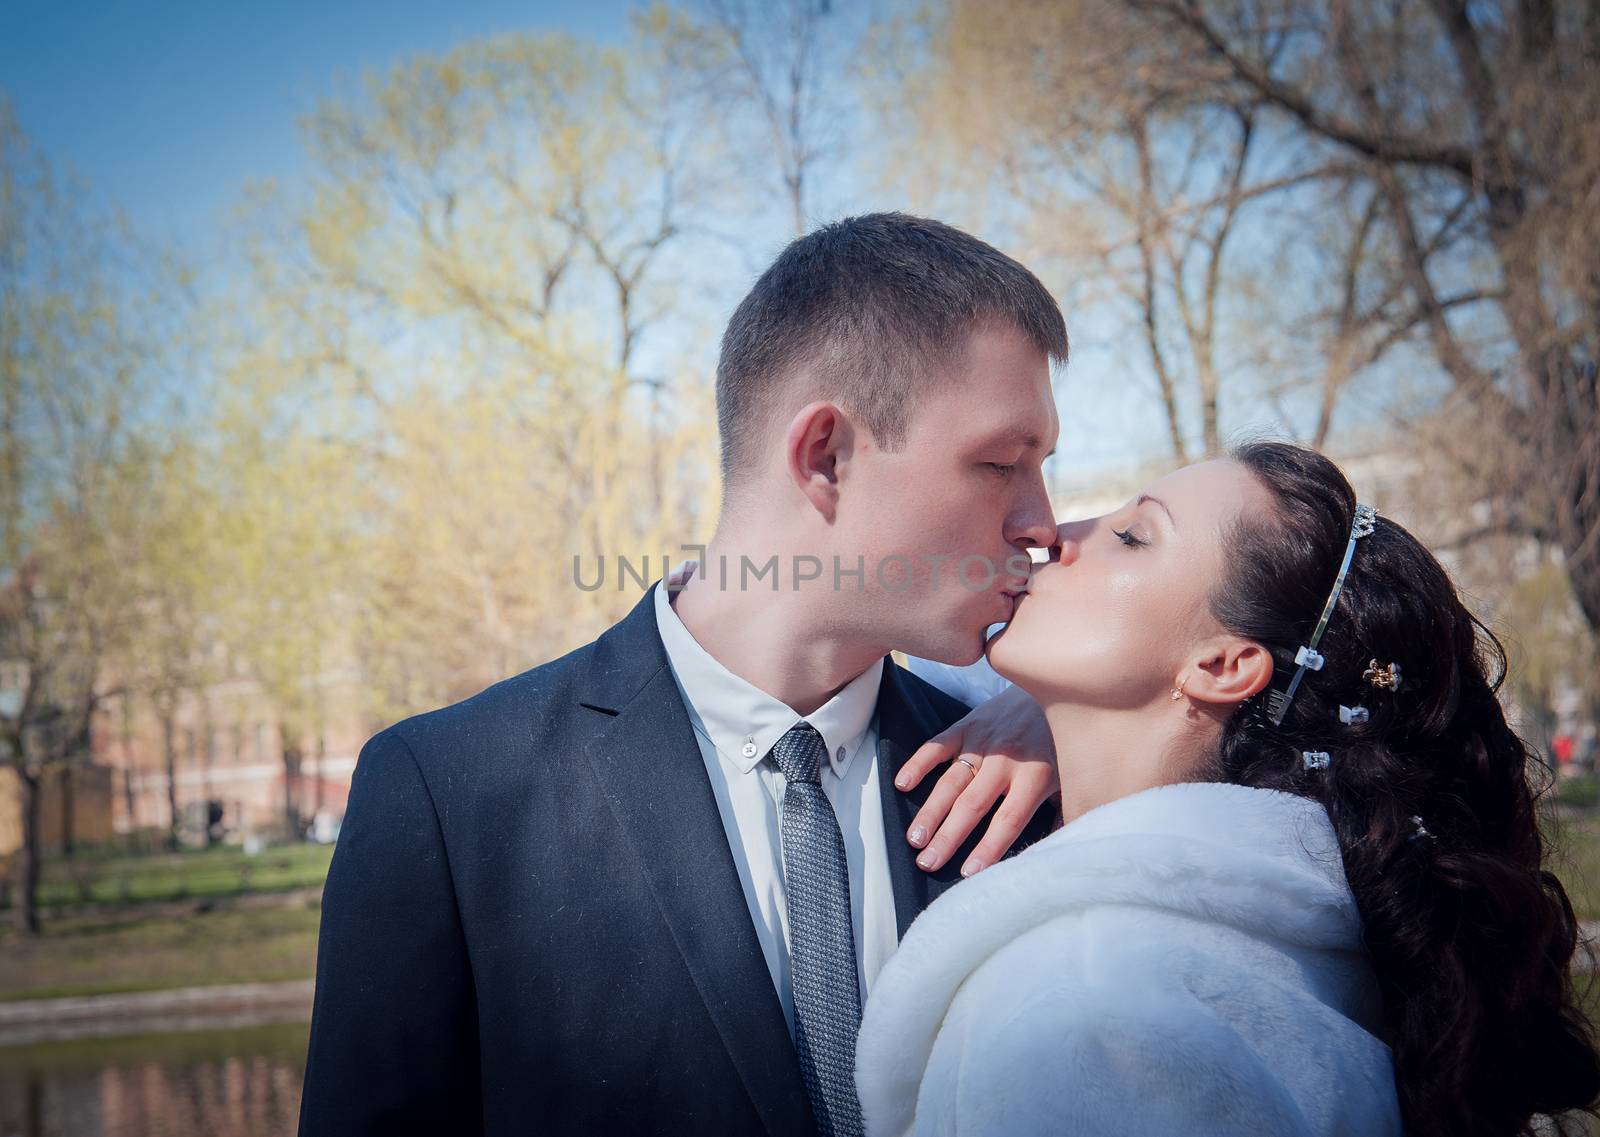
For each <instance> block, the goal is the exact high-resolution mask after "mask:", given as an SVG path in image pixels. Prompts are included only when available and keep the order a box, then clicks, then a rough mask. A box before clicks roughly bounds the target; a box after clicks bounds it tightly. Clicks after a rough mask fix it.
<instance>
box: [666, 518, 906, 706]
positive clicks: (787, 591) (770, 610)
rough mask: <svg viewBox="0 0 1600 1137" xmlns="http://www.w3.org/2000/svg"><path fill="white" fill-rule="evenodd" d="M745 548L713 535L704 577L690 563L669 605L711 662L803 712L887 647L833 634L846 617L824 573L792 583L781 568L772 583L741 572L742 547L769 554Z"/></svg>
mask: <svg viewBox="0 0 1600 1137" xmlns="http://www.w3.org/2000/svg"><path fill="white" fill-rule="evenodd" d="M749 548H750V546H748V545H746V546H743V547H739V546H736V545H735V544H734V543H732V542H722V541H714V542H713V543H712V544H711V545H710V546H708V547H707V549H706V553H705V559H704V562H703V566H704V569H705V573H706V578H705V579H702V578H701V576H700V572H699V570H696V571H695V574H694V576H692V577H691V578H690V580H689V582H688V584H687V585H686V586H685V587H684V588H683V590H682V591H680V592H679V593H677V595H676V596H675V597H673V598H672V608H673V611H675V612H676V613H677V614H678V619H680V620H682V621H683V626H684V627H685V628H687V629H688V630H689V634H690V635H692V636H693V637H694V638H695V641H696V642H697V643H699V645H700V646H701V647H703V648H705V649H706V651H707V652H708V653H709V654H710V655H711V656H712V658H714V659H715V660H716V661H717V662H718V663H720V664H722V666H724V667H726V668H727V669H728V670H729V671H731V672H732V673H733V674H735V675H737V676H739V678H741V679H743V680H744V681H745V682H747V683H750V684H751V685H753V686H755V687H758V688H760V689H761V690H763V691H765V692H766V693H767V694H769V695H771V696H772V697H773V698H775V699H778V700H780V701H781V702H783V703H785V704H786V705H788V706H790V707H793V708H794V709H795V710H796V711H797V712H799V713H800V714H802V715H806V714H810V713H811V712H812V711H814V710H816V709H817V708H818V707H820V706H822V705H823V704H824V703H826V702H827V701H828V700H829V699H831V698H833V696H834V695H836V694H837V693H838V692H839V690H840V689H841V688H842V687H844V686H845V685H846V684H847V683H849V682H850V681H851V680H852V679H854V678H855V677H856V676H858V675H860V674H861V673H862V672H863V671H865V670H866V669H867V668H869V667H871V666H872V664H873V663H874V662H876V661H877V660H879V659H881V658H882V657H883V656H885V655H887V654H888V648H879V647H877V646H875V645H871V644H863V643H860V642H856V641H847V640H846V639H845V638H844V637H842V636H841V635H840V632H841V630H843V629H846V628H848V626H849V621H848V620H844V619H841V614H840V613H839V611H838V600H839V599H840V597H839V596H838V594H837V593H836V592H833V591H831V590H830V589H829V586H828V581H829V578H828V577H827V575H826V574H824V576H823V577H822V578H821V579H819V580H815V581H810V582H808V583H807V584H805V585H802V586H801V588H800V589H799V591H796V590H795V589H794V586H793V583H792V579H791V578H790V577H789V576H788V575H780V577H779V580H778V588H777V590H776V591H774V590H773V588H772V584H771V578H770V576H769V577H768V578H767V579H764V580H756V579H755V578H754V577H753V576H751V577H750V578H749V579H748V580H746V579H745V574H743V573H742V572H741V571H740V568H741V564H742V562H741V559H740V558H741V554H743V555H745V556H748V557H749V560H750V562H751V563H752V564H754V565H757V566H759V565H762V564H764V563H765V562H766V561H767V560H768V559H769V558H770V557H771V556H772V555H773V550H772V549H767V550H765V551H764V553H763V554H762V555H760V556H756V555H754V554H752V553H750V552H749ZM724 557H725V558H726V562H724V561H723V559H722V558H724ZM723 563H726V564H727V566H728V567H727V573H726V579H725V581H724V577H723V574H722V572H721V566H722V564H723ZM792 563H793V557H792V555H791V554H789V553H787V552H785V553H781V554H780V555H779V566H780V573H783V574H787V572H788V569H789V566H790V565H791V564H792Z"/></svg>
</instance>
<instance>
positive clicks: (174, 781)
mask: <svg viewBox="0 0 1600 1137" xmlns="http://www.w3.org/2000/svg"><path fill="white" fill-rule="evenodd" d="M160 715H161V756H162V760H163V761H164V762H165V763H166V767H167V847H168V848H171V849H176V848H177V847H178V822H179V817H178V742H177V731H178V728H177V723H176V721H175V719H174V715H173V712H172V709H171V708H170V707H163V708H161V710H160Z"/></svg>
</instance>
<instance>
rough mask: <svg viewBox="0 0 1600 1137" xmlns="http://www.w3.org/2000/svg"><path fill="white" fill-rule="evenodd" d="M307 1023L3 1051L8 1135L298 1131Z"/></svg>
mask: <svg viewBox="0 0 1600 1137" xmlns="http://www.w3.org/2000/svg"><path fill="white" fill-rule="evenodd" d="M309 1029H310V1028H309V1027H308V1026H307V1024H304V1023H297V1024H290V1025H287V1026H265V1027H252V1028H249V1029H244V1030H228V1031H193V1032H187V1033H183V1034H166V1035H146V1036H143V1037H135V1038H115V1039H103V1040H95V1041H92V1042H69V1043H49V1044H46V1045H41V1046H24V1047H3V1048H0V1137H293V1134H294V1132H295V1126H296V1122H297V1120H298V1117H299V1112H300V1082H301V1079H302V1077H303V1076H304V1074H305V1054H306V1040H307V1038H308V1035H309Z"/></svg>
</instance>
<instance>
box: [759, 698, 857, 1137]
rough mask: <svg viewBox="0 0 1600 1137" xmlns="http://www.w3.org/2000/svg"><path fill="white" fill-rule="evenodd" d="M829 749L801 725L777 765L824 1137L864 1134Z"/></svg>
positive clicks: (800, 978) (803, 1004)
mask: <svg viewBox="0 0 1600 1137" xmlns="http://www.w3.org/2000/svg"><path fill="white" fill-rule="evenodd" d="M826 749H827V747H826V744H825V743H824V742H823V741H822V735H820V734H818V733H817V728H816V727H814V726H812V725H811V724H810V723H808V722H802V723H797V724H795V725H794V726H793V727H791V728H789V730H788V732H787V733H786V734H784V736H783V737H782V738H780V739H778V742H777V745H775V746H773V748H772V760H773V761H774V762H775V763H776V764H777V767H778V769H779V770H780V771H782V773H783V779H784V782H785V786H784V791H783V823H782V828H781V830H780V836H781V839H782V843H783V891H784V898H785V901H786V903H787V905H788V908H789V963H790V972H791V974H792V976H793V981H794V1045H795V1049H796V1050H798V1051H799V1053H800V1073H801V1075H802V1077H804V1079H805V1083H806V1096H807V1097H808V1098H810V1099H811V1111H812V1112H813V1113H815V1114H816V1115H817V1128H818V1130H819V1131H820V1132H821V1133H822V1134H823V1135H824V1137H859V1134H860V1133H861V1103H860V1102H859V1101H858V1100H857V1099H856V1078H855V1065H856V1031H857V1030H858V1029H859V1028H860V1026H861V993H860V991H859V990H858V989H857V987H856V941H855V932H854V928H853V925H852V924H851V921H850V876H849V873H848V871H847V870H846V868H845V861H844V838H843V837H842V836H840V834H839V819H838V818H837V817H836V816H835V815H834V812H833V805H832V804H831V803H830V802H829V801H828V799H827V797H826V796H824V795H823V792H822V781H821V778H820V772H821V768H822V759H823V756H824V753H825V751H826Z"/></svg>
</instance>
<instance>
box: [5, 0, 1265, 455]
mask: <svg viewBox="0 0 1600 1137" xmlns="http://www.w3.org/2000/svg"><path fill="white" fill-rule="evenodd" d="M635 6H637V0H587V2H585V3H581V4H573V3H565V4H563V3H556V2H551V0H458V2H456V3H451V4H445V3H440V2H435V3H422V2H420V0H385V2H378V0H329V2H324V3H319V4H313V3H309V2H307V0H281V2H275V3H269V4H259V3H258V4H246V3H241V2H239V0H210V2H203V0H167V2H159V3H153V4H134V3H131V2H128V0H103V2H101V3H87V2H85V0H0V92H4V93H5V94H7V95H8V96H9V97H10V99H11V101H12V104H13V107H14V110H15V112H16V114H17V116H18V118H19V119H20V121H21V123H22V126H23V128H24V129H25V130H26V131H27V132H28V134H29V135H30V136H31V137H32V138H33V139H34V141H35V142H36V143H37V144H38V145H39V146H40V147H41V148H42V149H43V150H44V151H45V153H46V154H47V155H48V156H49V158H50V159H51V161H52V163H55V164H57V165H58V166H68V167H70V168H72V169H74V170H76V171H77V172H78V173H80V174H81V175H83V176H84V177H85V178H86V179H87V181H88V182H89V184H90V186H91V187H92V189H93V190H94V191H95V192H96V193H97V194H98V195H100V196H102V197H103V199H105V200H107V201H109V202H112V203H115V204H116V205H119V206H120V207H122V208H123V209H124V210H125V211H126V212H127V214H128V216H129V218H130V220H131V221H132V223H133V226H134V228H135V230H136V231H137V232H139V233H141V234H144V235H146V236H149V237H153V238H156V239H158V240H161V241H168V242H171V243H173V244H175V245H177V246H178V247H179V248H180V249H182V250H183V251H184V252H185V253H186V254H187V258H186V259H190V260H191V263H194V262H196V261H198V262H200V263H204V262H205V261H206V260H207V259H208V254H209V253H211V252H213V251H215V249H216V248H217V245H216V242H218V241H219V240H220V239H221V238H222V236H223V235H224V234H225V233H226V231H227V221H228V218H229V215H230V213H231V211H232V210H233V209H234V208H235V207H236V206H237V205H238V204H239V202H240V201H241V198H242V194H243V190H244V188H245V187H246V185H247V184H248V183H249V182H251V181H253V180H256V179H280V180H285V181H290V182H292V181H293V180H294V179H295V178H296V177H297V176H298V175H299V174H300V173H301V172H302V170H303V168H304V159H303V157H302V152H301V148H300V143H299V138H298V133H297V120H298V118H299V117H300V116H301V115H302V114H304V113H306V112H307V111H309V110H310V109H312V107H313V106H314V104H315V102H316V100H317V99H318V98H320V97H324V96H329V95H335V94H338V93H341V92H347V91H349V90H350V89H351V88H352V87H353V86H354V85H355V84H356V82H357V81H358V80H359V78H360V76H361V74H362V73H363V72H365V71H372V70H384V69H387V68H388V67H389V66H391V65H393V64H394V63H396V62H397V61H399V60H401V59H403V58H405V57H406V56H408V55H412V54H415V53H419V52H437V51H441V50H444V49H448V48H449V47H452V46H454V45H456V44H458V43H461V42H463V41H466V40H470V39H474V38H479V37H484V36H489V35H493V34H495V33H497V32H505V31H512V30H519V29H521V30H528V29H542V30H550V29H561V30H566V31H569V32H571V33H573V34H574V35H579V36H584V37H587V38H591V39H597V40H614V39H620V38H621V37H623V36H624V35H625V34H626V32H627V16H628V12H629V9H630V8H632V7H635ZM857 190H858V191H861V192H849V193H846V194H845V195H844V198H843V199H842V200H841V201H840V202H839V203H838V204H839V205H840V206H841V207H844V208H846V209H847V210H848V211H852V212H853V211H856V210H859V209H862V208H883V207H894V206H899V205H901V204H903V203H900V202H899V201H897V200H880V199H879V198H878V197H877V196H876V195H875V194H867V193H864V190H865V187H857ZM787 235H788V234H787V231H786V230H785V229H783V228H782V227H781V226H780V227H779V228H778V229H776V230H774V233H773V234H772V240H771V241H769V242H767V243H766V244H770V245H771V249H770V250H769V249H767V248H766V247H765V246H764V245H762V246H760V247H756V248H753V249H752V250H751V253H752V255H753V256H754V260H753V261H752V263H751V264H750V265H740V266H738V267H739V271H748V272H749V273H754V272H755V271H757V270H758V269H759V264H757V263H756V262H760V261H764V260H765V258H766V256H767V255H769V254H770V252H772V251H776V249H777V248H778V247H779V246H780V245H781V243H782V241H783V240H784V239H786V238H787ZM758 245H760V243H759V242H758ZM736 275H737V273H736ZM730 303H731V300H730ZM1068 319H1069V324H1070V326H1071V327H1072V330H1073V338H1074V345H1075V351H1074V357H1075V358H1074V362H1073V365H1072V367H1071V368H1070V370H1069V375H1068V378H1067V379H1066V381H1065V383H1064V384H1063V387H1062V391H1061V394H1062V411H1063V416H1062V417H1063V425H1064V429H1065V433H1064V437H1063V442H1062V457H1061V458H1060V459H1058V462H1059V463H1060V465H1058V469H1061V468H1066V469H1072V468H1074V467H1078V468H1085V467H1086V468H1091V469H1092V468H1099V467H1102V466H1104V465H1106V464H1112V465H1116V464H1121V463H1125V462H1127V461H1129V460H1130V458H1131V457H1132V456H1133V455H1137V454H1150V453H1156V452H1159V451H1160V450H1161V449H1162V437H1163V435H1162V430H1161V427H1160V421H1159V419H1158V418H1157V417H1155V416H1154V415H1153V413H1152V403H1151V401H1150V396H1149V395H1148V394H1147V393H1141V392H1140V390H1139V388H1138V387H1137V385H1136V384H1130V383H1129V375H1130V368H1129V366H1128V365H1129V362H1130V359H1129V357H1128V356H1127V354H1126V353H1128V352H1129V351H1133V352H1134V353H1135V358H1136V359H1138V360H1142V358H1143V357H1142V355H1139V354H1138V352H1139V350H1140V349H1139V348H1138V347H1137V344H1136V343H1135V342H1134V341H1132V340H1129V339H1127V338H1125V336H1124V335H1121V334H1118V335H1109V334H1108V332H1106V331H1102V330H1101V329H1097V328H1095V327H1094V326H1093V321H1092V319H1085V314H1084V313H1081V312H1076V313H1075V312H1071V311H1069V313H1068ZM1097 333H1098V334H1097ZM1097 339H1109V340H1110V341H1111V342H1109V343H1104V344H1097V343H1096V340H1097ZM1246 417H1248V416H1246ZM1234 425H1239V423H1238V421H1237V417H1236V418H1235V424H1234Z"/></svg>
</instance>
